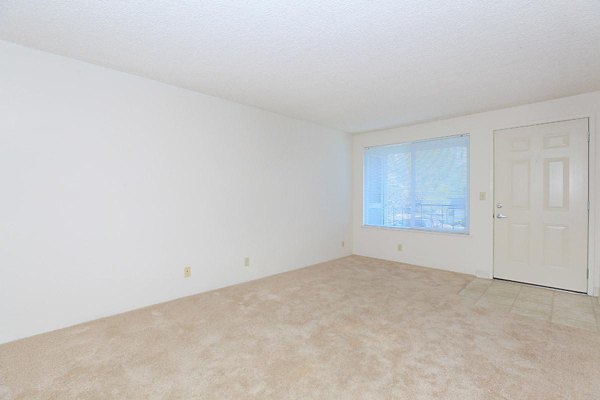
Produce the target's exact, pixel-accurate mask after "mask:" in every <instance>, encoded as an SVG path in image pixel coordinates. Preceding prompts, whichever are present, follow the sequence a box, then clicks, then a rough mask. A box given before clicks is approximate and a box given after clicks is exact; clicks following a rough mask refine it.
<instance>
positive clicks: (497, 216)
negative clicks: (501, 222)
mask: <svg viewBox="0 0 600 400" xmlns="http://www.w3.org/2000/svg"><path fill="white" fill-rule="evenodd" d="M496 218H508V215H504V214H502V213H498V214H496Z"/></svg>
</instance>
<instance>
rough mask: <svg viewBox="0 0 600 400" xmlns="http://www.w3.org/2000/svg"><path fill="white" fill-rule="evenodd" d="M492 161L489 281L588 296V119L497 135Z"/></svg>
mask: <svg viewBox="0 0 600 400" xmlns="http://www.w3.org/2000/svg"><path fill="white" fill-rule="evenodd" d="M494 157H495V158H494V160H495V165H494V197H495V199H494V211H495V219H494V277H496V278H502V279H509V280H513V281H519V282H526V283H532V284H538V285H543V286H550V287H556V288H561V289H568V290H575V291H578V292H585V291H587V253H588V251H587V245H588V243H587V241H588V239H587V235H588V209H587V204H588V120H587V118H585V119H577V120H571V121H563V122H554V123H549V124H541V125H534V126H528V127H522V128H513V129H503V130H498V131H495V132H494ZM499 217H500V218H499Z"/></svg>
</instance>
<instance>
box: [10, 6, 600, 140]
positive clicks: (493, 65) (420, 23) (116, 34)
mask: <svg viewBox="0 0 600 400" xmlns="http://www.w3.org/2000/svg"><path fill="white" fill-rule="evenodd" d="M0 39H2V40H6V41H10V42H15V43H19V44H22V45H25V46H30V47H34V48H37V49H41V50H45V51H48V52H52V53H56V54H60V55H64V56H68V57H72V58H76V59H79V60H83V61H88V62H91V63H94V64H99V65H103V66H107V67H110V68H114V69H117V70H121V71H125V72H129V73H132V74H136V75H141V76H145V77H148V78H152V79H156V80H159V81H163V82H167V83H170V84H174V85H177V86H181V87H185V88H189V89H192V90H196V91H198V92H202V93H206V94H210V95H214V96H219V97H223V98H227V99H231V100H234V101H237V102H240V103H244V104H250V105H254V106H257V107H260V108H263V109H266V110H270V111H275V112H278V113H281V114H285V115H289V116H292V117H297V118H300V119H305V120H309V121H314V122H317V123H319V124H322V125H325V126H330V127H334V128H337V129H340V130H343V131H347V132H361V131H366V130H372V129H380V128H386V127H391V126H398V125H406V124H410V123H414V122H420V121H426V120H432V119H438V118H443V117H448V116H454V115H461V114H468V113H473V112H478V111H484V110H490V109H496V108H501V107H506V106H511V105H517V104H524V103H529V102H533V101H539V100H545V99H551V98H556V97H561V96H566V95H571V94H577V93H583V92H589V91H593V90H597V89H600V0H569V1H564V0H530V1H525V0H507V1H497V0H494V1H482V0H453V1H450V0H449V1H420V0H412V1H406V0H381V1H373V0H370V1H348V0H329V1H326V0H303V1H297V2H292V1H284V0H281V1H275V0H262V1H256V0H255V1H252V0H251V1H244V2H242V1H233V0H231V1H199V0H198V1H173V0H169V1H147V0H129V1H101V0H97V1H92V0H81V1H66V0H62V1H59V0H37V1H35V0H2V1H0Z"/></svg>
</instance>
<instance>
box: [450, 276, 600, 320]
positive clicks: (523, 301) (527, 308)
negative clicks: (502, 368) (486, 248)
mask: <svg viewBox="0 0 600 400" xmlns="http://www.w3.org/2000/svg"><path fill="white" fill-rule="evenodd" d="M459 295H460V296H462V297H463V298H465V299H468V301H471V302H473V303H475V304H476V305H478V306H481V307H486V308H492V309H496V310H500V311H504V312H510V313H513V314H519V315H523V316H526V317H531V318H536V319H540V320H544V321H549V322H552V323H556V324H561V325H568V326H573V327H578V328H583V329H587V330H591V331H596V332H600V303H598V301H597V299H596V298H595V297H591V296H586V295H583V294H576V293H569V292H564V291H561V290H555V289H547V288H541V287H537V286H530V285H526V284H520V283H514V282H506V281H499V280H491V279H480V278H475V279H474V280H472V281H471V282H469V283H468V284H467V285H466V286H465V287H464V288H463V289H462V290H461V291H460V292H459Z"/></svg>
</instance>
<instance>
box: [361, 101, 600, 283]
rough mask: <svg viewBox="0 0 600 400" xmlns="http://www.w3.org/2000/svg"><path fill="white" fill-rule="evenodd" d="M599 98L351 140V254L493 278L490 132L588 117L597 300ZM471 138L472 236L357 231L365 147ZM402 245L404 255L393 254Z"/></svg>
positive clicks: (550, 103)
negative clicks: (460, 136)
mask: <svg viewBox="0 0 600 400" xmlns="http://www.w3.org/2000/svg"><path fill="white" fill-rule="evenodd" d="M599 114H600V92H592V93H588V94H584V95H579V96H573V97H566V98H562V99H558V100H553V101H547V102H541V103H535V104H530V105H526V106H520V107H513V108H508V109H502V110H497V111H492V112H486V113H480V114H474V115H469V116H465V117H459V118H452V119H447V120H443V121H436V122H430V123H425V124H418V125H414V126H408V127H402V128H397V129H389V130H383V131H376V132H369V133H364V134H360V135H355V136H354V138H353V141H354V154H353V171H354V223H353V225H354V229H353V231H354V241H353V245H354V253H356V254H360V255H365V256H371V257H377V258H383V259H388V260H396V261H402V262H407V263H411V264H416V265H423V266H428V267H435V268H440V269H449V270H453V271H458V272H464V273H468V274H476V275H478V276H482V277H491V276H492V273H493V241H492V240H493V219H492V213H493V192H492V189H493V181H492V179H493V131H494V130H495V129H501V128H510V127H516V126H523V125H531V124H536V123H542V122H552V121H560V120H565V119H570V118H579V117H589V118H590V123H591V136H592V137H591V145H590V147H591V148H590V200H591V206H592V209H591V214H590V223H591V226H592V229H591V230H590V269H591V273H592V279H591V280H590V287H589V291H590V293H592V292H593V293H595V294H596V295H597V294H598V287H599V286H600V284H599V281H600V273H599V271H598V265H597V261H599V258H598V256H597V255H596V252H595V251H596V250H595V249H596V248H597V247H600V246H598V245H597V243H596V241H595V239H594V238H595V237H596V238H600V223H598V216H599V214H600V213H599V212H598V211H597V210H598V204H597V200H598V199H600V185H597V184H596V183H595V182H596V177H598V176H600V175H599V171H598V167H599V165H598V163H596V154H597V153H598V154H600V149H599V147H600V140H599V139H600V137H599V136H600V132H598V124H597V120H598V115H599ZM460 133H470V134H471V197H470V202H471V233H470V235H468V236H467V235H452V234H443V233H427V232H415V231H403V230H395V229H382V228H371V227H369V228H367V227H363V226H362V178H363V177H362V153H363V149H364V147H367V146H374V145H381V144H391V143H398V142H403V141H411V140H416V139H425V138H433V137H440V136H448V135H454V134H460ZM479 192H486V193H487V199H486V200H485V201H480V200H479ZM398 243H402V245H403V250H402V251H401V252H399V251H398V250H397V244H398Z"/></svg>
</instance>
